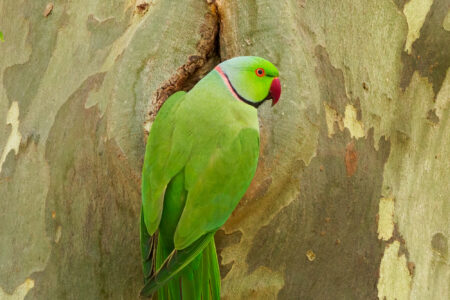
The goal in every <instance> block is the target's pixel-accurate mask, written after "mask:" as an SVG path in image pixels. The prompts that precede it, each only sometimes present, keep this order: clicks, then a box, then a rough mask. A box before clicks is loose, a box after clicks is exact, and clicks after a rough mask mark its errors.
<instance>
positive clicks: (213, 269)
mask: <svg viewBox="0 0 450 300" xmlns="http://www.w3.org/2000/svg"><path fill="white" fill-rule="evenodd" d="M204 252H208V254H209V261H211V262H213V263H212V264H211V265H210V266H209V278H210V285H211V294H212V298H213V299H220V270H219V264H218V262H217V253H216V245H215V244H214V240H213V242H212V243H210V244H209V245H208V248H207V249H206V251H204Z"/></svg>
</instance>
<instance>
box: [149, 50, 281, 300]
mask: <svg viewBox="0 0 450 300" xmlns="http://www.w3.org/2000/svg"><path fill="white" fill-rule="evenodd" d="M220 66H222V67H223V69H224V70H226V76H227V78H229V81H230V82H231V85H232V86H233V87H234V85H236V86H240V87H242V86H244V87H245V92H244V91H242V88H240V89H236V92H237V93H239V94H241V92H242V93H243V94H245V95H246V99H248V100H249V101H254V102H255V103H257V102H261V101H264V100H265V99H264V98H263V97H262V96H266V95H268V93H269V89H270V84H271V81H272V80H271V79H270V78H269V77H272V79H273V77H276V76H278V71H277V70H276V68H275V67H273V65H272V64H270V63H269V62H267V61H265V60H263V59H261V58H258V57H245V58H237V59H234V60H233V59H232V60H229V61H227V62H224V63H222V64H221V65H220ZM262 67H264V68H265V69H266V73H267V74H268V75H267V77H265V78H263V79H261V78H260V77H259V76H256V75H255V72H254V70H255V69H256V68H262ZM271 74H272V75H271ZM227 78H225V77H224V76H223V75H221V74H220V73H219V72H218V71H217V70H213V71H211V72H210V73H209V74H208V75H207V76H205V77H204V78H203V79H202V80H201V81H200V82H199V83H198V84H197V85H196V86H195V87H194V88H193V89H192V90H191V91H189V93H185V92H178V93H175V94H174V95H172V96H171V97H170V98H169V99H168V100H167V101H166V103H165V104H164V105H163V106H162V108H161V110H160V111H159V113H158V115H157V117H156V119H155V121H154V123H153V125H152V128H151V131H150V136H149V140H148V144H147V149H146V153H145V160H144V167H143V173H142V200H143V203H142V212H141V252H142V261H143V271H144V276H145V287H144V289H143V290H142V294H144V295H151V294H153V293H154V292H155V291H158V299H160V300H163V299H219V297H220V273H219V266H218V262H217V254H216V249H215V245H214V233H215V231H217V230H218V229H219V228H220V226H222V225H223V224H224V223H225V221H226V220H227V219H228V217H229V216H230V214H231V212H232V211H233V210H234V208H235V207H236V205H237V203H238V202H239V200H240V199H241V197H242V196H243V195H244V193H245V191H246V189H247V188H248V186H249V184H250V182H251V180H252V178H253V176H254V173H255V171H256V166H257V161H258V153H259V129H258V117H257V110H256V109H255V108H254V107H253V106H251V105H249V104H247V103H244V102H242V101H240V100H239V99H238V98H236V95H234V94H233V91H232V90H230V86H227V83H226V81H227ZM237 79H238V80H239V83H237V81H236V80H237ZM264 80H265V81H264ZM233 81H235V82H234V83H233ZM263 81H264V82H263ZM240 90H241V91H240ZM252 90H253V91H252ZM252 95H254V96H255V97H254V98H250V97H251V96H252Z"/></svg>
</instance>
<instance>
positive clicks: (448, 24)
mask: <svg viewBox="0 0 450 300" xmlns="http://www.w3.org/2000/svg"><path fill="white" fill-rule="evenodd" d="M442 27H444V29H445V30H447V31H450V10H449V11H448V13H447V15H446V16H445V19H444V22H442Z"/></svg>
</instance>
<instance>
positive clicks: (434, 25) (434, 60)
mask: <svg viewBox="0 0 450 300" xmlns="http://www.w3.org/2000/svg"><path fill="white" fill-rule="evenodd" d="M417 1H419V0H417ZM447 12H448V1H447V0H434V2H433V4H432V5H431V8H430V10H429V12H428V14H427V16H426V19H425V21H424V22H423V26H422V27H421V29H420V37H419V38H418V39H417V40H415V42H414V43H412V46H411V52H410V54H408V53H407V52H403V53H402V62H403V72H402V78H401V83H400V86H401V87H402V89H406V87H408V85H409V83H410V82H411V78H412V75H413V73H414V71H416V70H418V71H419V73H420V75H421V76H422V77H427V78H428V81H429V82H431V83H432V85H433V91H434V94H435V95H436V94H437V93H438V92H439V90H440V89H441V87H442V83H443V81H444V78H445V75H446V72H447V69H448V68H449V66H450V51H448V45H450V32H449V31H446V30H445V29H444V28H443V23H444V20H445V18H446V15H447Z"/></svg>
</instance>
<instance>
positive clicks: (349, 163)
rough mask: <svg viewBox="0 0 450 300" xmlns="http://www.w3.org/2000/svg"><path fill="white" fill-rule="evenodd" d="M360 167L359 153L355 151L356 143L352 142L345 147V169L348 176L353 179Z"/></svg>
mask: <svg viewBox="0 0 450 300" xmlns="http://www.w3.org/2000/svg"><path fill="white" fill-rule="evenodd" d="M357 167H358V153H357V152H356V150H355V143H354V142H353V141H352V142H350V143H348V144H347V146H346V147H345V168H346V170H347V176H348V177H352V176H353V174H355V172H356V168H357Z"/></svg>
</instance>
